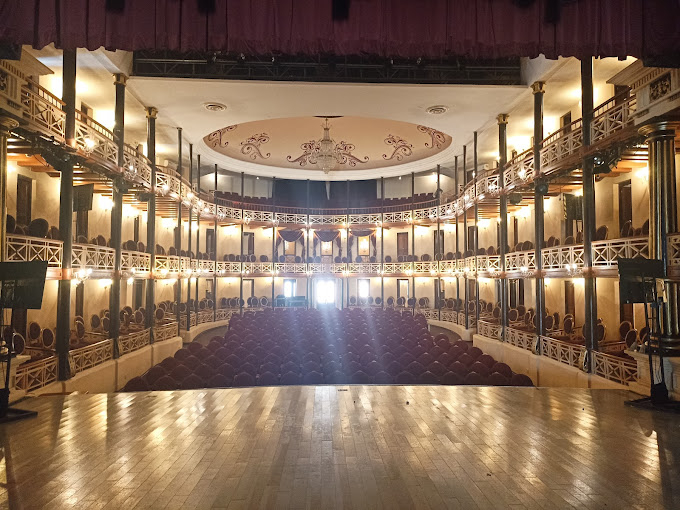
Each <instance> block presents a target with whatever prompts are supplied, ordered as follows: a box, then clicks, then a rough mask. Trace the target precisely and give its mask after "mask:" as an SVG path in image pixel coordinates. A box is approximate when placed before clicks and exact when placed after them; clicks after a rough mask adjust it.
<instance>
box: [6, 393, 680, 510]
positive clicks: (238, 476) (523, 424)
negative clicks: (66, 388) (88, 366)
mask: <svg viewBox="0 0 680 510" xmlns="http://www.w3.org/2000/svg"><path fill="white" fill-rule="evenodd" d="M630 396H631V395H630V394H628V393H626V392H621V391H616V390H576V389H536V388H509V387H495V388H494V387H491V388H485V387H446V386H407V387H404V386H317V387H314V386H292V387H261V388H243V389H227V390H196V391H183V392H182V391H177V392H156V393H126V394H109V395H104V394H101V395H71V396H66V397H63V396H49V397H39V398H35V399H31V400H27V401H24V402H22V403H21V405H20V407H23V408H26V409H28V408H30V409H35V410H37V411H39V415H38V417H37V418H35V419H33V420H28V421H23V422H18V423H13V424H8V425H3V426H0V441H1V442H2V451H3V456H2V460H1V464H0V468H1V471H2V473H0V480H2V481H3V482H5V481H6V484H5V483H3V484H2V485H1V486H0V490H1V491H2V492H0V505H1V506H3V507H10V508H67V507H72V506H75V507H77V508H79V509H84V508H112V509H118V508H125V509H132V508H211V507H212V508H230V509H231V508H310V509H319V508H386V509H394V508H465V509H469V508H478V507H479V508H571V507H572V506H573V507H583V508H608V509H623V508H645V509H649V508H679V507H680V490H673V489H674V488H675V487H674V486H677V484H678V483H679V482H678V480H679V477H678V471H677V460H676V459H677V458H678V455H680V434H678V433H677V430H678V421H677V417H676V416H675V415H672V414H662V413H653V412H649V411H643V410H638V409H631V408H628V407H624V405H623V402H624V400H626V399H627V398H630Z"/></svg>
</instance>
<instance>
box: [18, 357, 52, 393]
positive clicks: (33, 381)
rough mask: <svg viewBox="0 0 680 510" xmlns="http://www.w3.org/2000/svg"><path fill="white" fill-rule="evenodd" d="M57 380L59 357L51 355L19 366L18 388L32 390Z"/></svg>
mask: <svg viewBox="0 0 680 510" xmlns="http://www.w3.org/2000/svg"><path fill="white" fill-rule="evenodd" d="M56 380H57V357H56V356H50V357H49V358H44V359H41V360H37V361H28V362H26V363H22V364H21V365H19V366H18V367H17V374H16V388H17V389H18V390H24V391H32V390H37V389H38V388H43V387H45V386H47V385H48V384H50V383H53V382H55V381H56Z"/></svg>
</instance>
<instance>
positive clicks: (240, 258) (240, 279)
mask: <svg viewBox="0 0 680 510" xmlns="http://www.w3.org/2000/svg"><path fill="white" fill-rule="evenodd" d="M199 173H200V172H199ZM244 179H245V173H244V172H241V243H240V246H241V256H240V257H239V260H240V261H241V265H240V268H241V271H240V272H239V273H240V274H239V294H238V311H239V313H240V314H241V315H243V271H244V269H243V224H244V223H245V221H246V219H245V215H244V214H243V197H244V196H245V181H244Z"/></svg>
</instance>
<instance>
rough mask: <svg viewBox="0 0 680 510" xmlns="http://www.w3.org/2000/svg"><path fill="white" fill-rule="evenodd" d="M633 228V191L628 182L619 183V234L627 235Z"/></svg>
mask: <svg viewBox="0 0 680 510" xmlns="http://www.w3.org/2000/svg"><path fill="white" fill-rule="evenodd" d="M632 226H633V189H632V186H631V184H630V180H627V181H624V182H620V183H619V233H620V234H621V236H625V235H628V232H627V231H628V230H631V229H632Z"/></svg>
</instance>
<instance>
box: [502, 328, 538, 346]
mask: <svg viewBox="0 0 680 510" xmlns="http://www.w3.org/2000/svg"><path fill="white" fill-rule="evenodd" d="M505 341H506V342H507V343H509V344H510V345H514V346H515V347H519V348H520V349H525V350H527V351H533V350H534V345H535V343H536V335H535V334H534V333H531V332H529V331H523V330H521V329H516V328H506V331H505Z"/></svg>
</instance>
